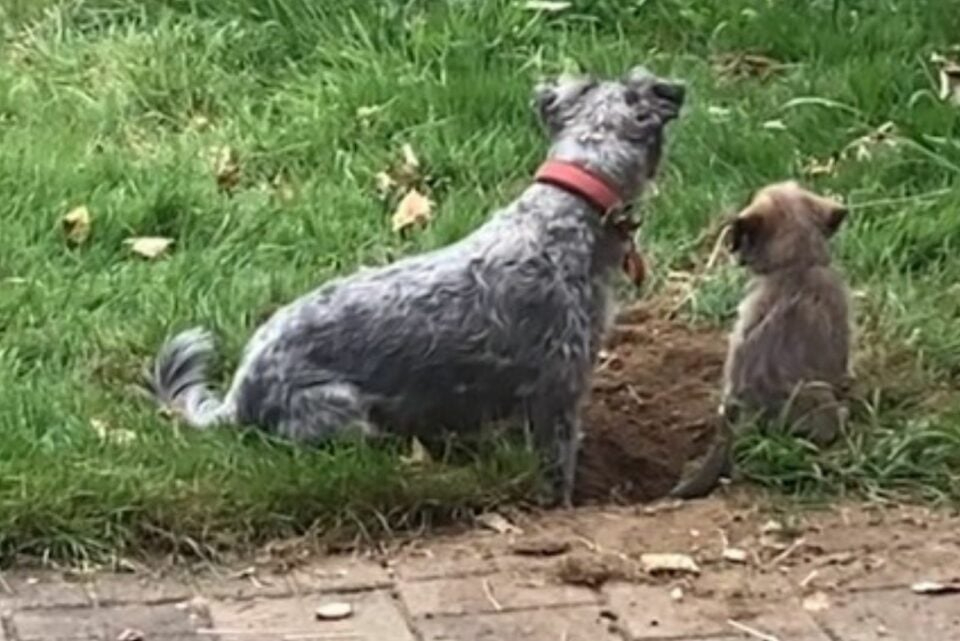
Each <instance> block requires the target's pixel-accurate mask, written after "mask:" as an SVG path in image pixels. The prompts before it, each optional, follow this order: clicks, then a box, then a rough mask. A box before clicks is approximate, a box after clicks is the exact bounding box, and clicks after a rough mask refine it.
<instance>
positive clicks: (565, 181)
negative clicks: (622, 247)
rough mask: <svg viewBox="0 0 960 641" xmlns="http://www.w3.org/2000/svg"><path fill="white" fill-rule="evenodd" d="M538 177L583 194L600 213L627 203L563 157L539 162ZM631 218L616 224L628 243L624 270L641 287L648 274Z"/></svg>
mask: <svg viewBox="0 0 960 641" xmlns="http://www.w3.org/2000/svg"><path fill="white" fill-rule="evenodd" d="M535 179H536V181H537V182H539V183H545V184H548V185H553V186H555V187H559V188H561V189H564V190H566V191H568V192H570V193H572V194H576V195H577V196H580V197H581V198H583V199H584V200H586V201H587V202H588V203H590V204H591V205H592V206H593V207H595V208H596V209H597V210H599V212H600V215H601V216H607V215H608V214H612V213H616V212H618V211H619V210H621V209H623V207H624V202H623V199H622V198H621V197H620V194H619V193H617V190H616V189H614V188H613V187H612V186H611V185H610V183H608V182H607V181H606V180H604V179H603V178H601V177H600V176H597V175H596V174H594V173H592V172H590V171H588V170H586V169H584V168H583V167H581V166H579V165H576V164H574V163H571V162H565V161H562V160H548V161H547V162H545V163H543V164H542V165H540V169H538V170H537V173H536V176H535ZM628 223H629V221H625V222H624V223H617V228H618V229H619V231H620V233H621V234H622V235H623V237H624V240H625V241H626V243H627V253H626V255H625V256H624V258H623V270H624V271H625V272H626V273H627V276H628V277H629V278H630V280H631V281H633V283H634V284H635V285H636V286H637V287H639V286H640V285H642V284H643V280H644V278H645V276H646V266H645V265H644V261H643V257H642V256H640V253H639V252H638V251H637V246H636V243H634V241H633V228H632V227H630V226H629V224H628Z"/></svg>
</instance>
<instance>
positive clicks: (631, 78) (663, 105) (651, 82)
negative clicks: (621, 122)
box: [623, 66, 687, 122]
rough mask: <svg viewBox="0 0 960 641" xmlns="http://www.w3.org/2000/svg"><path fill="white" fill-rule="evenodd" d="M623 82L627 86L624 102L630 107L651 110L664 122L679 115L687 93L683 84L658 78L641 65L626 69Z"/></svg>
mask: <svg viewBox="0 0 960 641" xmlns="http://www.w3.org/2000/svg"><path fill="white" fill-rule="evenodd" d="M623 84H624V85H625V86H626V87H627V92H626V102H627V104H629V105H630V106H631V107H634V108H636V109H638V110H653V111H654V113H656V114H657V115H658V116H660V118H661V119H662V120H663V121H664V122H667V121H669V120H673V119H674V118H676V117H677V116H679V115H680V109H681V107H683V103H684V100H685V99H686V93H687V88H686V86H685V85H684V84H682V83H679V82H675V81H673V80H666V79H664V78H660V77H658V76H656V75H654V74H653V73H652V72H651V71H650V70H649V69H647V68H646V67H643V66H637V67H634V68H633V69H631V70H630V71H628V72H627V74H626V76H624V79H623Z"/></svg>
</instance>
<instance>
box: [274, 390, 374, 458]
mask: <svg viewBox="0 0 960 641" xmlns="http://www.w3.org/2000/svg"><path fill="white" fill-rule="evenodd" d="M277 433H278V434H279V435H280V436H283V437H286V438H289V439H291V440H294V441H299V442H308V443H317V442H322V441H326V440H330V439H332V438H339V437H350V436H359V437H362V438H368V437H374V436H377V434H378V433H377V430H376V429H375V428H374V427H373V425H371V424H370V422H369V420H368V412H367V407H366V404H365V403H364V402H363V400H362V398H361V395H360V392H359V390H358V389H357V388H356V387H355V386H354V385H351V384H349V383H342V382H327V383H322V384H318V385H312V386H309V387H300V388H297V389H295V390H293V391H292V392H291V393H290V396H289V400H288V412H287V415H286V416H285V417H284V418H283V419H282V420H281V421H279V422H278V424H277Z"/></svg>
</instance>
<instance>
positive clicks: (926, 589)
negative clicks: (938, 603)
mask: <svg viewBox="0 0 960 641" xmlns="http://www.w3.org/2000/svg"><path fill="white" fill-rule="evenodd" d="M910 589H911V590H912V591H913V592H914V593H915V594H928V595H935V594H960V583H940V582H938V581H918V582H917V583H914V584H913V585H911V586H910Z"/></svg>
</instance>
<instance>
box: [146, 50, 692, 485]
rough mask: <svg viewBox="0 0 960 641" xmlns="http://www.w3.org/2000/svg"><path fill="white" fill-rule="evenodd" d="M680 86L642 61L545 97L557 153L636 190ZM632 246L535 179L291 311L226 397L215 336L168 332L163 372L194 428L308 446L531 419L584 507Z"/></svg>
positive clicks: (158, 375) (556, 471) (156, 378)
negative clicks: (596, 419)
mask: <svg viewBox="0 0 960 641" xmlns="http://www.w3.org/2000/svg"><path fill="white" fill-rule="evenodd" d="M683 101H684V88H683V86H682V85H680V84H677V83H675V82H672V81H668V80H665V79H662V78H658V77H656V76H655V75H653V74H651V73H650V72H649V71H647V70H645V69H644V68H642V67H636V68H634V69H633V70H631V71H630V72H629V73H628V74H627V75H626V76H625V77H624V78H622V79H620V80H606V81H598V80H595V79H592V78H589V77H568V78H561V79H558V80H556V81H553V82H550V83H546V84H543V85H541V86H539V87H538V88H537V89H536V90H535V99H534V102H535V105H536V107H537V110H538V112H539V115H540V118H541V120H542V122H543V124H544V125H545V127H546V129H547V130H548V132H549V134H550V138H551V146H550V150H549V158H552V159H557V160H564V161H569V162H574V163H578V164H580V165H582V166H583V167H584V168H586V169H588V170H590V171H592V172H594V173H597V174H600V175H602V176H604V177H605V178H606V179H607V180H608V181H609V182H610V183H611V184H612V185H614V186H616V188H617V189H618V190H619V193H620V194H621V195H622V197H623V198H624V199H625V200H630V199H633V198H634V197H636V196H637V195H639V194H640V192H641V191H642V189H643V187H644V185H645V183H646V182H647V181H648V179H650V178H651V177H652V176H653V175H654V172H655V170H656V168H657V165H658V164H659V160H660V153H661V146H662V138H663V130H664V128H665V125H666V123H667V122H669V121H670V120H672V119H674V118H676V117H677V115H678V112H679V110H680V108H681V106H682V103H683ZM625 251H626V243H625V242H624V239H623V237H622V235H620V233H619V232H617V231H616V230H614V229H610V228H608V227H607V226H605V225H604V224H603V223H602V221H601V217H600V216H599V215H598V212H597V211H596V210H595V209H594V208H593V207H592V206H591V205H590V204H589V203H587V202H585V201H584V200H583V199H582V198H580V197H579V196H576V195H574V194H572V193H569V192H568V191H565V190H563V189H561V188H558V187H555V186H551V185H547V184H532V185H531V186H529V187H528V188H527V189H526V190H525V191H524V192H523V193H522V194H521V195H520V196H519V198H517V199H516V200H515V201H514V202H513V203H511V204H510V205H508V206H507V207H506V208H504V209H502V210H500V211H499V212H497V213H496V214H495V215H494V216H493V217H492V219H491V220H489V221H488V222H487V223H486V224H484V225H483V226H481V227H480V228H479V229H477V230H476V231H474V232H473V233H472V234H470V235H468V236H467V237H465V238H463V239H462V240H460V241H459V242H457V243H455V244H452V245H450V246H447V247H444V248H442V249H439V250H436V251H432V252H429V253H424V254H421V255H417V256H412V257H409V258H406V259H403V260H399V261H397V262H395V263H393V264H390V265H387V266H384V267H381V268H376V269H365V270H361V271H359V272H358V273H355V274H352V275H349V276H346V277H343V278H339V279H336V280H333V281H331V282H328V283H326V284H325V285H322V286H321V287H319V288H318V289H316V290H314V291H312V292H310V293H308V294H306V295H304V296H302V297H301V298H299V299H297V300H295V301H294V302H292V303H290V304H289V305H287V306H286V307H284V308H282V309H280V310H279V311H277V312H276V313H275V314H274V315H273V317H272V318H270V319H269V320H268V321H267V322H266V323H265V324H263V325H262V326H261V327H260V328H259V329H257V331H256V333H255V334H254V335H253V338H252V339H251V340H250V342H249V344H248V345H247V347H246V349H245V352H244V355H243V358H242V362H241V364H240V366H239V368H238V369H237V371H236V374H235V375H234V379H233V384H232V385H231V387H230V389H229V391H228V392H227V394H226V397H225V398H224V399H223V400H220V399H219V398H218V397H217V396H216V395H215V394H214V393H213V392H212V391H211V390H210V388H209V387H208V385H207V383H206V363H207V361H208V360H209V358H210V357H211V355H212V353H213V341H212V338H211V336H210V335H209V334H208V333H207V332H205V331H203V330H200V329H192V330H188V331H186V332H184V333H181V334H179V335H178V336H176V337H174V338H173V339H171V340H170V341H169V342H168V343H167V344H166V345H165V346H164V347H163V348H162V349H161V351H160V353H159V355H158V357H157V359H156V362H155V364H154V367H153V370H152V373H151V376H150V386H151V389H152V391H153V393H154V395H155V396H156V398H157V399H158V400H159V402H160V403H161V404H162V405H164V406H166V407H167V408H168V409H171V410H173V411H175V412H177V413H178V414H180V415H181V416H183V417H184V419H185V420H186V421H187V422H188V423H190V424H191V425H193V426H196V427H207V426H212V425H215V424H219V423H226V422H233V423H241V424H250V425H257V426H260V427H263V428H266V429H270V430H272V431H275V432H276V433H278V434H280V435H283V436H285V437H289V438H291V439H295V440H299V441H317V440H322V439H326V438H329V437H331V436H334V435H336V434H339V433H343V432H344V431H345V430H349V429H351V428H352V429H356V430H359V431H360V432H361V433H363V434H367V435H371V434H376V433H379V432H380V431H390V432H395V433H423V431H431V432H434V431H436V430H438V429H441V428H446V429H450V430H465V429H470V428H473V427H476V426H478V425H480V424H482V423H484V422H486V421H488V420H493V419H499V418H507V417H511V416H518V415H524V416H525V417H526V418H528V419H529V420H530V422H531V425H532V428H533V434H534V441H535V443H536V444H537V446H538V448H539V450H540V451H541V452H542V454H543V456H544V457H545V459H546V461H547V462H548V463H549V464H550V465H549V467H548V469H550V470H551V471H552V476H551V479H552V481H553V490H554V491H555V492H556V493H557V496H556V498H559V499H561V500H563V501H565V502H569V500H570V496H571V492H572V488H573V480H574V468H575V464H576V453H577V444H578V440H579V430H578V419H577V413H578V407H579V405H580V403H581V401H582V399H583V398H584V396H585V394H586V393H587V391H588V378H589V374H590V371H591V369H592V364H593V360H594V358H595V356H596V353H597V351H598V349H599V344H600V340H601V336H602V333H603V332H604V330H605V326H606V323H607V318H608V316H609V313H610V310H609V307H610V293H609V283H608V280H609V277H610V276H611V274H612V273H613V272H615V271H616V270H617V269H618V268H619V266H620V265H621V262H622V259H623V256H624V252H625Z"/></svg>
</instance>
